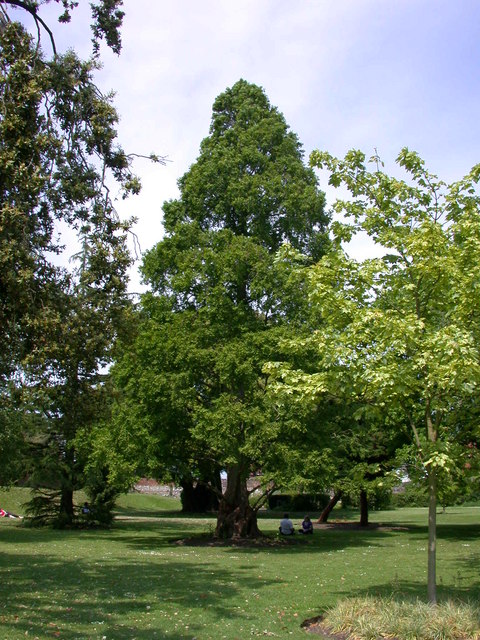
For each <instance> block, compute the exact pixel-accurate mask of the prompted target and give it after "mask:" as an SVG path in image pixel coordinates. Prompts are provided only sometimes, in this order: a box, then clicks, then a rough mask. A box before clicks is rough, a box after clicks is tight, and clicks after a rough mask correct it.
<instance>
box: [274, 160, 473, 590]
mask: <svg viewBox="0 0 480 640" xmlns="http://www.w3.org/2000/svg"><path fill="white" fill-rule="evenodd" d="M374 160H378V159H377V158H374ZM311 163H312V165H313V166H316V167H319V168H322V169H323V168H326V169H327V170H328V171H329V172H330V184H332V185H334V186H339V185H341V184H344V185H345V186H346V187H347V188H348V189H349V191H350V193H351V194H352V199H351V200H348V201H345V200H342V201H337V202H336V203H335V205H334V209H335V210H336V211H337V212H339V213H342V214H345V215H346V216H349V217H350V219H351V221H352V222H351V224H341V223H338V222H337V223H334V224H333V226H332V228H333V231H334V244H333V247H334V248H333V250H332V251H331V252H330V253H329V254H328V255H326V256H325V257H324V258H323V259H322V260H320V261H319V262H318V263H317V264H316V265H315V266H313V267H312V268H311V270H310V281H311V282H310V284H311V290H310V301H311V303H312V304H313V305H316V306H317V307H318V309H319V311H320V312H321V316H322V322H321V323H319V326H318V330H317V332H316V333H315V334H314V336H313V337H312V338H311V343H312V344H314V345H315V347H316V349H317V350H318V355H319V366H318V370H317V371H316V372H315V373H313V374H305V373H303V372H302V371H298V370H297V371H295V370H293V369H292V368H289V367H288V366H285V365H281V364H278V363H277V364H271V365H270V366H268V367H267V369H266V370H267V371H269V372H270V373H272V374H275V375H276V376H277V380H278V384H279V385H280V386H282V385H287V386H290V388H291V391H292V392H294V391H297V392H298V393H299V396H300V397H301V398H312V397H314V398H318V397H322V396H324V395H325V394H333V395H334V396H336V397H338V398H345V399H347V400H348V399H350V400H351V399H352V398H353V399H358V400H359V401H361V402H363V403H370V404H375V405H376V406H378V407H380V408H383V409H386V410H393V411H395V412H397V415H398V416H401V417H402V419H403V421H404V423H405V424H406V425H408V427H409V429H410V430H411V433H412V438H413V441H414V444H415V446H416V450H417V454H418V456H419V459H420V461H421V464H422V465H423V467H424V470H425V474H426V476H427V478H428V485H429V543H428V597H429V600H430V601H431V602H435V600H436V577H435V567H436V503H437V484H438V475H439V470H442V472H446V471H448V469H449V468H450V467H452V468H453V467H454V466H455V465H456V464H461V461H460V460H459V459H458V451H459V449H458V447H457V446H456V445H457V444H460V445H462V447H463V451H465V447H467V446H468V443H469V442H471V441H472V424H471V421H467V422H464V421H462V420H461V419H460V418H464V417H465V409H466V407H468V406H471V405H472V401H473V400H474V398H475V394H476V393H477V390H478V385H479V383H480V354H479V350H478V345H479V329H480V324H479V322H478V318H479V317H480V316H479V314H478V311H479V309H478V307H479V304H480V298H479V296H478V286H479V283H480V266H479V262H478V255H480V254H479V251H480V210H479V204H480V200H479V196H478V193H477V183H478V180H479V178H480V166H476V167H474V168H473V169H472V171H471V172H470V173H469V174H468V175H467V176H466V177H465V178H464V179H462V180H460V181H459V182H455V183H453V184H451V185H446V184H444V183H443V182H442V181H440V180H438V179H437V178H436V176H434V175H432V174H430V173H429V172H428V171H427V170H426V169H425V166H424V163H423V161H422V160H421V159H420V158H419V157H418V155H417V154H415V153H413V152H411V151H409V150H408V149H403V150H402V151H401V153H400V155H399V157H398V163H399V164H400V166H401V167H403V168H404V169H405V170H406V171H407V172H408V174H409V177H410V180H409V181H408V182H407V181H404V180H399V179H397V178H394V177H390V176H388V175H387V174H386V173H384V172H383V171H378V170H377V171H375V172H370V171H369V170H368V169H367V167H366V165H365V156H364V155H363V154H362V153H361V152H358V151H351V152H349V153H348V154H347V155H346V156H345V159H344V160H338V159H336V158H334V157H332V156H331V155H329V154H328V153H324V152H318V151H317V152H314V153H313V154H312V156H311ZM357 231H364V232H366V233H367V234H368V235H369V236H370V237H371V238H372V239H373V240H374V242H376V243H377V244H379V245H381V246H383V247H385V250H386V252H388V253H386V255H385V256H384V257H383V258H380V259H375V260H364V261H363V262H356V261H354V260H352V259H350V258H349V257H348V256H347V255H346V254H345V253H344V251H343V250H342V248H341V243H342V241H344V240H349V239H350V238H351V237H352V234H354V233H356V232H357ZM477 430H478V427H476V428H475V431H477ZM476 435H477V434H476ZM460 450H462V449H460Z"/></svg>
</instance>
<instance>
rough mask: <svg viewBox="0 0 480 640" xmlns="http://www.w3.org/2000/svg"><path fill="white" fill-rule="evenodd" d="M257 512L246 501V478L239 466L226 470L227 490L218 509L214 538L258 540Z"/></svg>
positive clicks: (259, 533)
mask: <svg viewBox="0 0 480 640" xmlns="http://www.w3.org/2000/svg"><path fill="white" fill-rule="evenodd" d="M261 535H262V534H261V532H260V530H259V529H258V525H257V512H256V511H255V510H254V509H252V507H251V506H250V504H249V501H248V490H247V477H246V475H245V474H244V473H243V472H242V469H241V467H240V465H231V466H229V467H228V468H227V488H226V490H225V493H224V494H223V496H222V498H221V500H220V505H219V509H218V517H217V527H216V529H215V537H216V538H258V537H259V536H261Z"/></svg>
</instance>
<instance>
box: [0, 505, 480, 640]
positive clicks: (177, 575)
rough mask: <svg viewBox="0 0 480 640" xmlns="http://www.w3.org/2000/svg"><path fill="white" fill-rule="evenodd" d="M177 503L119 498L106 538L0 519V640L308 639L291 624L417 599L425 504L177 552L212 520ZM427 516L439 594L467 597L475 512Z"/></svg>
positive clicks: (475, 560)
mask: <svg viewBox="0 0 480 640" xmlns="http://www.w3.org/2000/svg"><path fill="white" fill-rule="evenodd" d="M16 501H18V496H17V497H15V495H14V494H13V495H12V493H1V492H0V506H1V507H3V508H5V509H9V510H11V511H14V510H15V509H18V504H16ZM178 509H179V502H178V500H176V499H174V498H158V497H154V496H139V495H129V496H125V497H124V498H122V500H121V501H120V508H119V510H118V517H119V519H118V520H117V521H116V523H115V525H114V527H113V528H112V529H111V530H109V531H100V530H82V531H52V530H44V529H43V530H42V529H28V528H26V527H24V526H22V525H21V524H19V522H18V521H16V520H9V519H6V518H2V519H1V520H0V571H1V579H0V640H2V639H17V638H18V639H19V638H23V639H25V638H39V639H44V638H65V639H66V640H73V639H74V638H78V639H80V638H89V639H97V638H98V639H99V640H110V639H124V638H125V639H127V638H128V639H130V640H132V639H133V638H136V639H137V640H147V639H149V640H150V639H152V638H172V639H173V638H175V639H182V640H183V639H189V640H193V638H197V639H198V640H206V639H213V640H219V639H222V638H227V639H228V640H234V639H236V638H238V639H241V640H243V639H245V638H251V637H274V638H275V637H276V638H293V639H295V638H304V639H305V638H309V637H310V638H313V637H318V636H312V635H309V634H307V633H306V632H305V631H303V630H302V629H301V628H300V624H301V622H302V621H303V620H305V619H306V618H310V617H313V616H315V615H318V614H319V613H321V611H322V610H323V609H324V608H325V607H328V606H331V605H333V604H334V603H335V602H336V601H337V600H338V599H339V598H344V597H346V596H353V595H355V596H358V595H365V594H371V595H377V594H380V595H389V594H393V596H394V597H398V598H403V597H405V596H407V597H410V596H413V597H416V596H419V597H421V598H424V597H425V592H426V561H427V551H426V545H427V529H426V510H425V509H402V510H398V511H387V512H385V511H384V512H377V513H372V514H371V521H372V522H374V521H376V522H383V523H385V524H386V525H387V526H388V527H390V528H389V529H385V530H367V531H362V530H360V531H359V530H354V531H350V530H349V531H346V530H323V531H316V532H315V534H314V536H313V537H312V538H309V539H308V541H306V540H303V539H300V536H298V537H297V539H296V541H295V544H291V545H287V546H280V547H277V548H232V547H210V546H185V545H181V544H177V543H176V542H175V541H176V540H178V539H183V538H187V537H191V536H195V535H202V534H207V533H208V532H211V531H212V529H213V526H214V523H215V520H214V519H213V518H208V517H206V518H203V517H198V518H196V517H183V516H182V515H181V514H180V513H179V512H178ZM343 514H344V512H343V511H341V510H340V511H337V512H335V518H341V517H342V515H343ZM297 515H298V517H295V518H294V522H295V524H299V523H300V521H301V516H302V515H303V514H297ZM348 515H349V516H353V517H356V514H352V513H350V514H348ZM278 520H279V515H278V514H276V515H270V514H266V515H265V516H263V517H262V518H261V521H260V526H261V529H262V530H263V531H264V532H266V533H270V534H271V535H272V536H275V535H276V530H277V526H278ZM438 520H439V525H438V535H439V540H438V563H437V576H438V584H439V599H440V600H442V599H446V598H454V599H462V600H471V601H474V602H475V601H478V599H479V596H480V577H479V576H480V574H479V568H480V567H479V561H480V525H479V522H480V508H478V507H452V508H449V509H448V510H447V513H446V514H439V516H438Z"/></svg>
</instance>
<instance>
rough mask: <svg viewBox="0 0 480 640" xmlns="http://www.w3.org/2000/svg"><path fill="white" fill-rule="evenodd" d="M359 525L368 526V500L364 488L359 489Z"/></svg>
mask: <svg viewBox="0 0 480 640" xmlns="http://www.w3.org/2000/svg"><path fill="white" fill-rule="evenodd" d="M360 526H361V527H368V500H367V492H366V491H365V489H362V490H361V491H360Z"/></svg>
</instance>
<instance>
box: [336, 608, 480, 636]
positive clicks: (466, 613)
mask: <svg viewBox="0 0 480 640" xmlns="http://www.w3.org/2000/svg"><path fill="white" fill-rule="evenodd" d="M324 623H325V625H326V626H327V627H328V628H329V629H331V630H332V631H333V632H336V633H340V632H342V633H348V634H349V638H350V639H351V640H379V639H380V638H390V639H392V640H400V639H401V640H480V609H479V608H478V607H476V606H474V605H473V604H466V603H456V602H453V601H447V602H444V603H441V604H438V605H435V606H433V605H430V604H426V603H424V602H420V601H418V600H417V601H411V602H409V601H396V600H393V599H379V598H352V599H348V600H343V601H341V602H339V603H338V604H337V605H336V606H335V607H333V608H332V609H330V610H328V611H327V613H326V614H325V618H324Z"/></svg>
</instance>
